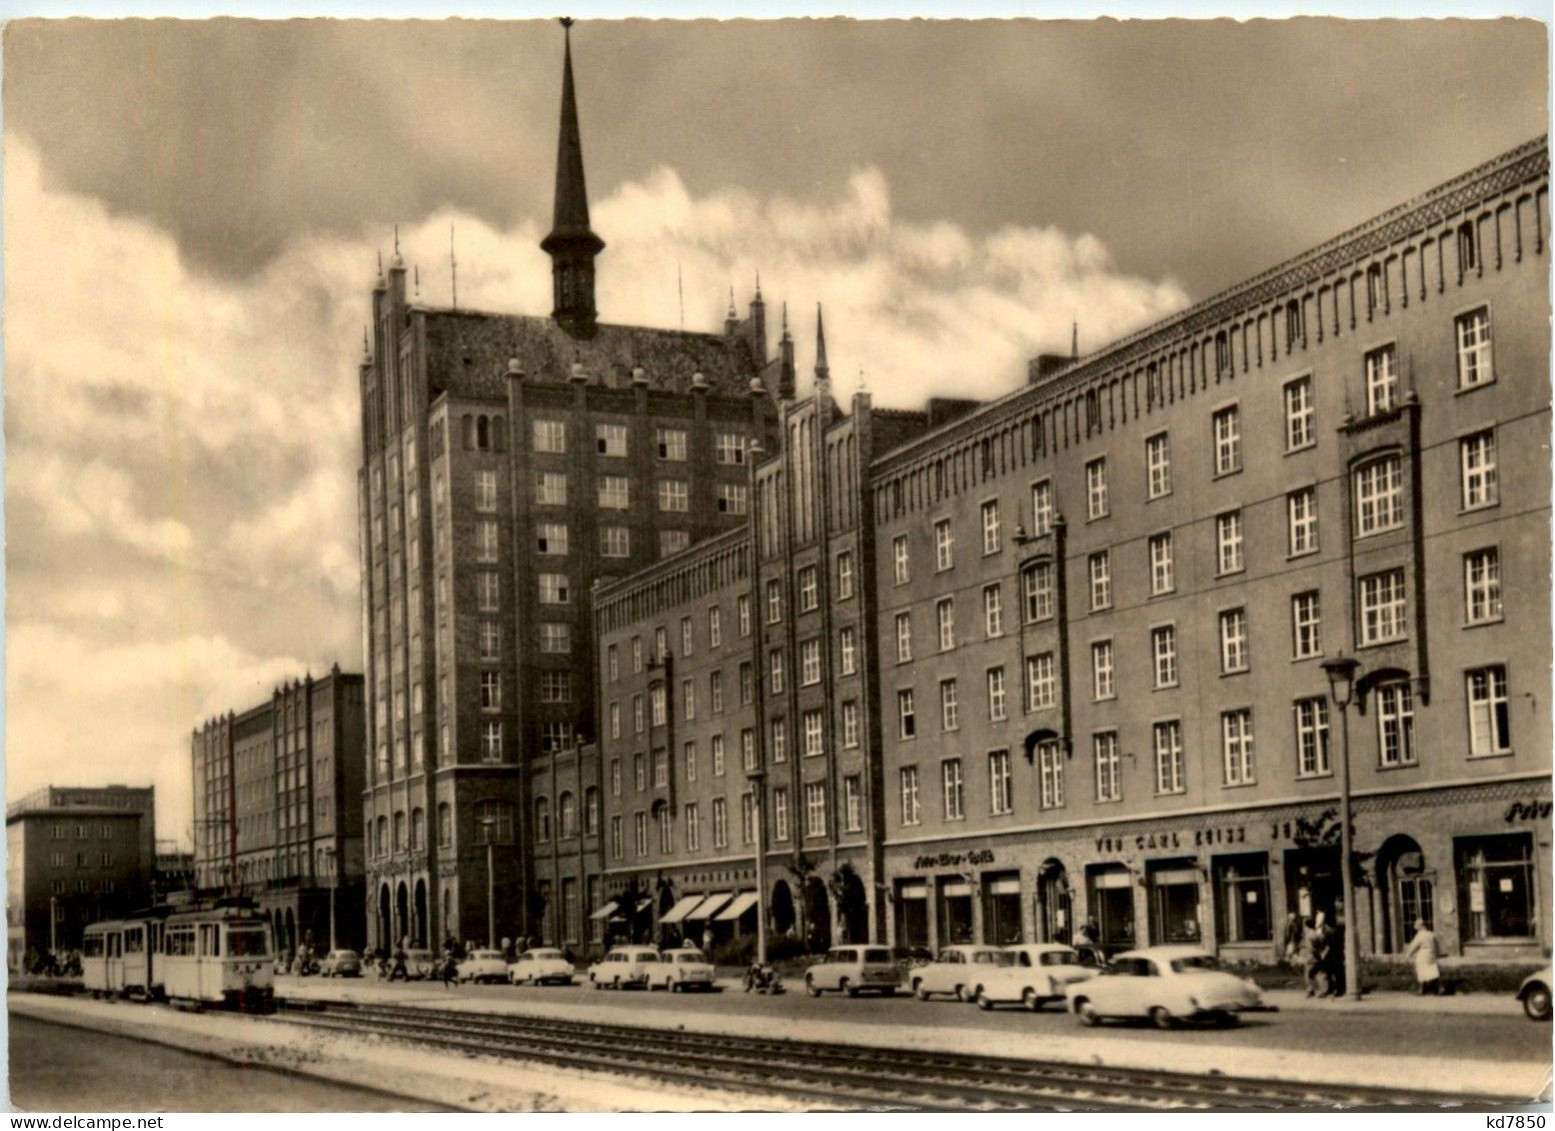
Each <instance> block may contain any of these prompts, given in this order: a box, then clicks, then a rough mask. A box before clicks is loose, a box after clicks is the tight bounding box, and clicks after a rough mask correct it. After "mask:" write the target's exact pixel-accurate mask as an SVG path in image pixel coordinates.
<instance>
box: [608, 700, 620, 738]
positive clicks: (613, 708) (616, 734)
mask: <svg viewBox="0 0 1555 1131" xmlns="http://www.w3.org/2000/svg"><path fill="white" fill-rule="evenodd" d="M610 737H611V738H620V737H621V704H619V703H612V704H610Z"/></svg>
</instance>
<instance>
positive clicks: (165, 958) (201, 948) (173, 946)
mask: <svg viewBox="0 0 1555 1131" xmlns="http://www.w3.org/2000/svg"><path fill="white" fill-rule="evenodd" d="M159 962H160V966H161V975H162V988H163V991H164V993H165V994H166V995H167V998H168V1000H169V1001H171V1002H174V1003H175V1004H179V1005H184V1006H190V1007H194V1008H203V1007H205V1006H218V1007H226V1008H231V1009H239V1010H243V1011H246V1012H254V1013H267V1012H269V1011H271V1010H272V1009H274V1008H275V953H274V946H273V944H272V942H271V937H270V923H269V920H267V919H264V918H262V917H261V916H259V915H256V914H254V913H253V911H252V910H250V909H247V908H243V907H232V906H217V907H209V908H202V909H199V910H191V911H185V912H181V913H179V914H175V915H169V916H168V918H167V921H166V923H165V924H164V926H163V930H162V949H161V953H160V956H159Z"/></svg>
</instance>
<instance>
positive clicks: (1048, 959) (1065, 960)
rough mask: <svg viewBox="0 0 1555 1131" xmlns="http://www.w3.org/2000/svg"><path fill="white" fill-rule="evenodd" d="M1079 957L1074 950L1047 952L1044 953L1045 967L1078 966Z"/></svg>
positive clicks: (1043, 963) (1043, 962)
mask: <svg viewBox="0 0 1555 1131" xmlns="http://www.w3.org/2000/svg"><path fill="white" fill-rule="evenodd" d="M1078 958H1079V955H1077V954H1075V952H1074V951H1072V950H1047V951H1043V952H1042V958H1041V962H1042V965H1044V966H1078V965H1079V963H1078V962H1077V961H1076V960H1077V959H1078Z"/></svg>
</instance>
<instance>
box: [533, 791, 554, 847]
mask: <svg viewBox="0 0 1555 1131" xmlns="http://www.w3.org/2000/svg"><path fill="white" fill-rule="evenodd" d="M550 839H551V799H550V798H548V797H537V798H535V840H537V841H540V840H550Z"/></svg>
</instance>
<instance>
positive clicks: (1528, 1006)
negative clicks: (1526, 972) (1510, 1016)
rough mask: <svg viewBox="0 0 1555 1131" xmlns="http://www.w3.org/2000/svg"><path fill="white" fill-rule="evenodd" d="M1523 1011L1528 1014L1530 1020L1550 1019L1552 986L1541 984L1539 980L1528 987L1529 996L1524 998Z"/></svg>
mask: <svg viewBox="0 0 1555 1131" xmlns="http://www.w3.org/2000/svg"><path fill="white" fill-rule="evenodd" d="M1523 1012H1524V1013H1526V1014H1527V1015H1528V1020H1530V1021H1548V1020H1549V1019H1550V988H1549V987H1548V986H1541V985H1539V984H1538V983H1537V982H1535V983H1534V984H1533V985H1531V986H1529V987H1528V993H1527V996H1525V997H1524V998H1523Z"/></svg>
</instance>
